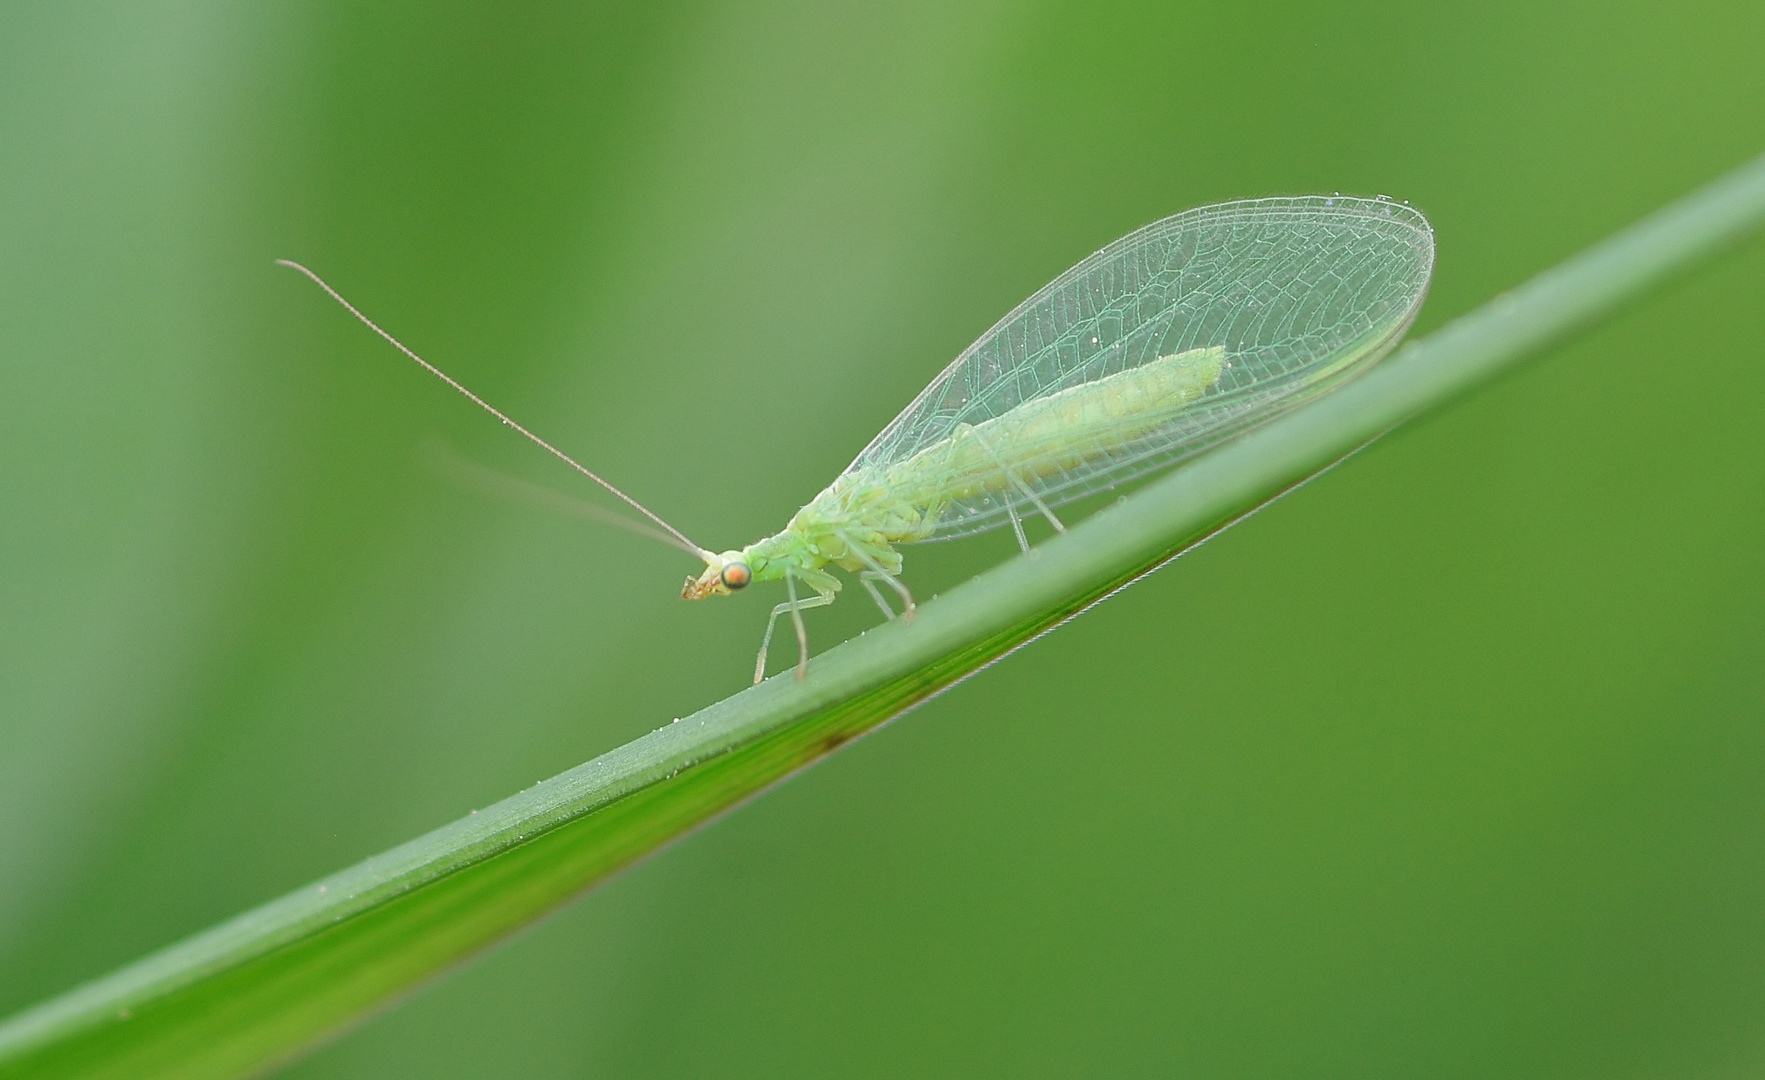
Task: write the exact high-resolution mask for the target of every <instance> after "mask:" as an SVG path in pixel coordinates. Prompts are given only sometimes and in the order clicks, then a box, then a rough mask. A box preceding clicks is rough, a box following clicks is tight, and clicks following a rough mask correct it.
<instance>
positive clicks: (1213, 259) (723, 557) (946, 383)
mask: <svg viewBox="0 0 1765 1080" xmlns="http://www.w3.org/2000/svg"><path fill="white" fill-rule="evenodd" d="M277 261H278V262H279V263H281V264H282V265H286V266H289V267H292V268H294V269H296V270H299V271H300V272H301V273H303V274H305V275H306V276H307V277H309V278H311V279H312V280H313V281H314V282H316V283H317V284H318V285H319V287H320V288H322V289H324V290H325V291H326V292H327V293H329V294H330V295H331V297H332V298H333V299H335V300H336V301H337V302H338V303H340V304H342V305H343V306H344V307H345V308H347V309H348V310H349V311H350V313H351V314H353V315H355V317H356V318H358V319H360V320H361V321H362V322H364V323H366V324H367V325H368V326H369V327H371V328H372V329H373V330H374V331H375V332H376V333H378V334H379V335H380V336H381V337H383V338H385V339H386V340H387V341H389V342H391V343H392V344H393V345H394V346H396V347H397V348H398V349H399V350H400V351H401V352H403V353H404V354H405V355H406V356H408V357H410V358H411V359H412V360H415V361H416V362H417V363H419V364H421V365H422V366H423V367H424V368H426V369H427V370H428V371H430V372H431V373H432V374H434V375H436V376H438V377H439V378H441V379H442V380H444V381H445V382H447V383H448V384H449V385H450V386H452V387H453V388H454V389H456V390H458V391H459V392H460V393H462V394H464V395H466V396H467V397H468V398H470V399H471V400H472V401H473V402H475V403H476V404H478V405H479V406H481V407H482V408H484V409H485V410H487V411H488V412H490V413H491V414H492V415H494V416H495V417H496V418H497V419H499V420H501V421H502V422H503V423H505V424H507V425H508V426H510V427H512V428H514V429H515V430H516V431H518V432H520V433H521V434H522V435H524V436H526V437H527V438H528V439H530V440H532V441H533V442H534V443H537V444H538V445H539V446H540V447H542V448H543V449H545V450H546V451H548V452H550V453H551V454H553V455H555V456H556V457H558V458H560V459H561V460H563V461H564V462H566V463H567V464H569V465H570V466H571V467H572V468H574V469H576V470H577V471H578V472H580V473H582V474H583V475H585V476H587V477H589V478H590V479H591V480H593V481H595V482H596V483H597V484H600V485H601V486H602V487H604V488H606V489H607V490H608V491H610V492H612V493H613V494H614V495H616V496H618V497H619V498H620V499H622V500H624V502H625V503H627V504H628V505H630V506H631V507H633V508H634V509H636V510H637V511H638V512H639V513H641V514H642V515H643V516H644V517H645V518H647V519H648V520H649V521H650V522H651V523H653V525H654V526H656V528H654V529H652V528H650V527H649V526H646V525H643V524H642V523H640V522H636V521H633V520H631V519H629V518H624V517H617V518H616V520H617V521H618V522H619V523H622V524H625V525H628V526H630V527H633V528H636V529H637V530H638V531H640V532H644V533H646V534H647V535H650V536H653V537H655V538H656V539H659V540H661V541H663V542H665V543H668V544H671V545H673V546H675V547H678V548H680V549H681V550H683V551H685V552H687V553H689V554H691V555H692V556H694V557H695V558H698V559H699V560H701V561H703V562H704V564H705V569H704V571H703V572H702V573H700V574H699V575H698V576H697V577H688V578H687V579H686V584H685V585H684V587H683V588H682V590H681V596H682V597H684V598H686V599H689V600H698V599H703V598H705V597H708V596H726V595H728V594H730V593H732V592H739V591H741V590H743V589H745V588H747V587H748V586H749V585H751V584H753V583H754V582H757V581H768V580H774V579H782V580H783V581H784V584H785V589H786V593H787V596H788V599H787V600H786V601H785V602H784V603H781V604H778V605H776V606H774V607H773V609H772V614H771V617H770V618H769V619H768V620H767V622H766V633H765V635H764V637H763V638H762V639H761V644H760V653H759V656H758V657H757V658H756V660H755V664H754V681H755V682H759V681H760V680H761V679H762V678H763V677H764V676H765V673H766V654H767V650H768V648H769V646H770V645H771V642H772V633H773V629H774V627H775V626H776V625H777V622H778V618H779V616H781V615H786V614H788V615H789V616H790V618H791V621H792V625H793V627H794V629H795V631H796V638H797V655H798V659H797V673H798V675H802V674H803V673H804V672H805V671H806V670H807V667H808V657H809V645H808V635H807V631H806V630H805V628H804V624H803V617H802V612H803V611H804V610H806V609H808V608H814V607H822V606H825V605H827V604H831V603H833V601H834V599H835V597H837V596H838V594H839V592H840V588H841V581H840V579H839V578H838V577H836V576H835V575H834V574H832V573H831V572H830V571H829V567H838V568H840V569H842V570H845V571H847V572H848V573H851V574H854V575H856V577H857V579H858V581H859V582H860V583H861V584H862V585H863V586H864V588H865V590H866V591H867V592H868V593H869V594H870V596H871V598H872V599H873V600H874V601H875V602H876V604H877V606H878V607H879V608H880V609H881V610H882V612H883V615H884V616H885V617H886V618H889V619H894V618H896V617H897V614H899V615H900V616H902V617H905V618H908V619H911V618H912V616H913V611H914V602H913V594H912V593H911V592H910V591H909V590H908V588H907V586H906V585H905V584H904V583H903V582H902V581H901V562H902V560H901V553H900V552H899V551H897V550H896V547H897V545H901V544H909V543H915V542H920V541H927V540H940V539H946V538H950V537H957V536H965V535H969V534H972V533H977V532H983V531H985V530H988V529H993V528H997V527H1000V526H1004V525H1007V524H1009V525H1010V526H1011V528H1012V531H1013V532H1014V534H1015V535H1016V537H1017V542H1018V544H1019V545H1020V546H1021V547H1022V548H1023V549H1024V550H1026V551H1027V550H1028V549H1029V541H1028V539H1027V537H1026V535H1025V532H1024V528H1023V522H1024V520H1025V519H1026V518H1029V517H1031V516H1039V517H1041V518H1043V519H1044V520H1046V521H1047V522H1048V524H1049V525H1050V526H1052V527H1053V528H1054V529H1055V530H1056V531H1057V532H1064V531H1065V526H1064V524H1063V523H1062V522H1061V520H1060V518H1059V517H1057V516H1056V515H1055V513H1054V508H1055V507H1057V506H1060V505H1061V504H1063V503H1066V502H1070V501H1071V500H1073V499H1076V498H1079V497H1081V496H1083V495H1087V494H1090V493H1093V492H1096V491H1099V490H1102V489H1105V488H1110V487H1113V486H1115V485H1117V484H1120V483H1123V482H1125V481H1128V480H1131V479H1133V478H1135V477H1138V476H1142V475H1144V474H1146V473H1148V472H1151V471H1153V470H1155V469H1160V468H1164V467H1167V466H1169V465H1172V464H1174V463H1176V462H1180V461H1182V460H1184V459H1186V458H1190V457H1193V456H1194V455H1196V454H1199V453H1202V452H1203V451H1205V450H1207V449H1209V448H1211V447H1214V446H1217V445H1218V444H1219V443H1221V442H1223V441H1225V440H1227V439H1230V438H1232V437H1233V436H1234V435H1237V434H1239V433H1241V432H1243V431H1245V430H1247V429H1249V428H1251V427H1254V426H1256V425H1258V424H1262V423H1264V422H1266V421H1268V420H1269V419H1271V418H1273V417H1275V416H1278V415H1280V414H1281V413H1283V412H1285V411H1287V410H1289V409H1291V408H1293V407H1295V406H1297V405H1299V404H1302V403H1303V402H1305V401H1308V400H1310V399H1312V398H1314V397H1316V396H1317V395H1319V394H1322V393H1324V392H1326V391H1328V390H1330V389H1331V388H1333V387H1335V386H1337V385H1339V384H1340V383H1341V382H1342V381H1343V380H1344V379H1346V378H1348V377H1350V376H1352V375H1354V374H1355V373H1357V372H1360V371H1362V370H1365V369H1366V367H1367V366H1368V365H1370V364H1372V363H1373V362H1374V361H1376V360H1378V359H1379V358H1380V357H1381V356H1384V355H1385V354H1386V353H1387V352H1389V351H1390V350H1391V349H1392V347H1393V346H1395V345H1396V344H1397V342H1398V339H1399V338H1401V337H1402V336H1403V333H1404V331H1405V330H1406V329H1407V328H1408V327H1409V324H1410V321H1411V320H1412V319H1414V318H1415V315H1416V312H1417V310H1418V309H1419V308H1420V307H1421V304H1422V299H1423V297H1424V295H1425V294H1426V293H1427V289H1428V280H1429V276H1430V274H1431V273H1432V271H1433V266H1434V235H1433V231H1432V230H1431V229H1430V228H1429V226H1428V221H1427V219H1426V218H1424V217H1423V216H1422V214H1421V213H1420V212H1419V211H1417V210H1415V209H1413V208H1411V207H1410V206H1409V205H1407V204H1405V203H1397V202H1393V201H1391V200H1389V199H1385V198H1377V199H1363V198H1354V197H1348V196H1341V195H1336V196H1322V195H1315V196H1301V197H1297V198H1269V199H1246V200H1240V201H1236V202H1227V203H1219V204H1216V205H1213V206H1203V207H1199V208H1197V209H1194V210H1188V211H1185V212H1183V213H1180V214H1176V215H1173V216H1171V217H1168V218H1165V219H1163V220H1162V221H1157V222H1154V223H1153V224H1151V225H1148V226H1146V227H1145V228H1142V229H1139V230H1137V231H1135V232H1132V233H1129V234H1128V235H1127V236H1124V237H1122V238H1121V239H1120V240H1117V241H1116V242H1115V243H1113V244H1110V245H1109V246H1108V247H1105V248H1103V249H1102V250H1101V251H1098V252H1096V253H1095V254H1093V255H1091V256H1090V257H1089V258H1087V259H1085V260H1084V261H1082V262H1080V263H1079V264H1078V265H1077V266H1074V267H1073V268H1072V269H1070V270H1068V271H1067V272H1065V273H1064V274H1061V275H1060V276H1059V277H1057V278H1055V279H1054V280H1053V281H1051V282H1049V283H1048V284H1047V285H1046V286H1044V287H1043V288H1042V289H1041V290H1040V291H1039V292H1037V293H1036V294H1035V295H1034V296H1031V297H1030V298H1029V299H1028V300H1025V301H1024V302H1023V303H1022V304H1019V305H1018V306H1017V308H1016V309H1014V310H1013V311H1012V312H1011V313H1010V314H1008V315H1006V316H1005V317H1004V318H1002V319H1000V320H999V321H998V322H997V323H996V324H994V326H993V328H992V329H990V330H988V331H987V332H986V333H985V334H982V335H981V336H980V338H979V339H978V340H977V341H976V342H975V343H974V344H973V345H970V346H969V347H968V348H967V349H965V350H963V352H962V354H961V355H960V356H958V357H957V358H956V359H955V360H954V361H952V362H951V363H950V365H949V366H948V367H946V368H945V369H944V370H943V371H942V372H941V373H939V375H938V376H937V378H935V379H933V380H932V381H931V383H930V384H929V385H928V386H927V387H926V388H925V389H924V390H923V391H922V392H921V393H920V395H919V396H918V397H916V398H914V399H913V401H912V403H911V404H909V405H908V406H907V407H906V408H905V409H903V410H902V411H901V413H900V415H898V416H896V417H895V419H894V420H892V421H891V422H890V423H889V424H888V426H887V427H885V428H883V430H882V432H881V433H880V434H878V435H877V436H876V438H874V439H872V440H871V442H870V445H868V446H866V447H865V448H864V449H863V451H861V452H860V453H859V454H858V456H857V458H856V459H854V460H853V462H852V464H851V465H849V466H847V468H846V470H845V471H844V472H842V473H840V475H839V476H837V477H835V478H834V481H833V483H831V484H829V485H828V486H827V487H826V488H825V489H824V490H823V491H822V492H821V493H820V494H819V495H817V496H815V498H814V499H812V500H811V501H810V502H809V503H808V504H807V505H805V506H804V507H803V508H802V509H801V510H799V511H797V513H796V515H795V516H793V517H792V518H791V519H790V521H789V522H787V523H786V525H785V527H784V528H783V529H781V530H780V531H778V532H777V533H774V534H773V535H771V536H768V537H765V538H763V539H760V540H757V541H755V542H754V543H752V544H749V545H748V546H747V547H744V548H740V549H732V550H729V551H724V552H720V553H719V552H713V551H710V550H708V549H706V548H703V547H700V546H699V545H698V544H695V543H693V542H692V541H691V540H689V539H688V538H687V537H686V536H685V535H684V534H683V533H681V532H680V531H679V530H678V529H676V528H674V527H673V526H672V525H670V524H668V523H667V522H666V521H663V520H662V519H661V518H660V517H657V516H656V515H655V514H653V513H651V512H650V511H649V510H648V509H647V508H646V507H644V506H643V505H642V504H641V503H639V502H638V501H637V500H635V499H633V498H631V497H630V496H629V495H627V494H625V493H624V492H623V491H620V490H619V489H618V488H616V487H614V486H613V485H612V484H610V483H608V482H607V481H606V480H604V479H602V478H601V477H600V476H599V475H597V474H595V473H593V472H591V471H590V470H588V469H587V468H584V467H583V466H582V465H580V464H578V463H577V462H576V461H575V460H574V459H572V458H570V457H569V456H568V455H566V454H564V453H563V452H562V451H560V450H558V449H557V448H556V447H554V446H552V445H551V444H550V443H548V442H546V441H545V440H543V439H541V438H540V437H539V436H537V435H535V434H533V433H532V432H531V431H528V430H527V429H526V428H524V427H522V426H521V425H520V424H517V423H516V422H515V421H513V420H511V419H510V418H509V417H508V416H506V415H504V414H503V413H502V412H500V411H498V410H497V409H495V408H494V407H492V406H491V405H490V404H488V403H487V402H485V401H484V400H483V399H482V398H479V397H478V396H477V395H476V394H473V393H472V392H471V391H469V390H467V389H466V388H465V387H464V386H462V385H460V384H459V383H458V382H455V381H454V380H453V379H452V378H451V377H449V376H448V375H446V374H445V373H443V372H442V371H441V370H440V369H439V368H436V367H435V366H434V365H432V364H430V363H429V362H428V361H426V360H424V359H423V358H422V357H420V356H418V355H417V354H416V353H414V352H412V351H411V350H409V349H407V348H405V347H404V346H403V345H402V344H400V343H399V342H398V340H397V339H396V338H394V337H392V335H390V334H388V333H387V332H386V331H384V330H381V329H380V327H379V326H377V325H376V324H375V323H373V322H372V321H371V320H369V319H368V318H367V316H365V315H363V314H362V313H361V312H360V311H358V310H356V308H355V307H354V306H353V305H351V304H350V303H349V302H348V301H347V300H345V299H343V297H342V296H340V295H339V294H338V293H337V292H336V291H335V290H333V289H332V288H331V287H330V286H329V285H327V284H325V282H324V281H322V280H320V278H319V277H318V275H317V274H314V273H313V272H312V271H311V270H308V269H307V268H306V267H304V266H301V265H299V264H298V263H293V262H289V261H287V260H277ZM658 530H659V531H658ZM799 583H800V584H801V585H803V586H805V587H806V588H807V591H808V593H809V595H808V596H802V595H800V593H799V591H798V585H799ZM879 585H881V586H882V587H883V588H886V589H888V590H889V591H891V592H893V593H894V594H895V596H896V600H897V603H899V605H900V611H899V613H897V612H896V610H895V607H894V606H893V605H891V604H890V603H889V601H888V599H887V598H886V597H885V596H884V594H883V591H882V589H881V588H879V587H878V586H879Z"/></svg>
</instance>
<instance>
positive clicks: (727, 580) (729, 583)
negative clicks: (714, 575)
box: [718, 562, 754, 589]
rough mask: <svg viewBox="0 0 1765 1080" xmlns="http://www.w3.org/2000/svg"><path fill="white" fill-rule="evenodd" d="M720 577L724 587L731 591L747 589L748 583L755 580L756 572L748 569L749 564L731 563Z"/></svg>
mask: <svg viewBox="0 0 1765 1080" xmlns="http://www.w3.org/2000/svg"><path fill="white" fill-rule="evenodd" d="M718 576H719V577H721V578H722V579H723V584H724V587H725V588H730V589H745V588H747V585H748V582H750V581H752V580H754V572H753V571H752V570H749V569H748V564H747V563H742V562H732V563H729V564H728V565H726V566H725V567H724V568H723V573H722V574H720V575H718Z"/></svg>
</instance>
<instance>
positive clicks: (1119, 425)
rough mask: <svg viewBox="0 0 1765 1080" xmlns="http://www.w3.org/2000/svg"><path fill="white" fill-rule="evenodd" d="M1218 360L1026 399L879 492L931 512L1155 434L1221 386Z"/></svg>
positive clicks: (898, 469)
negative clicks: (888, 493) (1200, 398)
mask: <svg viewBox="0 0 1765 1080" xmlns="http://www.w3.org/2000/svg"><path fill="white" fill-rule="evenodd" d="M1224 360H1225V350H1224V349H1223V348H1222V347H1220V346H1217V345H1216V346H1214V347H1213V348H1210V349H1192V350H1190V351H1188V352H1182V353H1176V354H1174V355H1171V356H1161V357H1159V358H1158V359H1157V360H1154V361H1152V362H1151V363H1149V364H1142V365H1141V366H1139V367H1136V368H1130V369H1128V370H1127V371H1122V372H1117V373H1116V374H1114V375H1110V376H1106V377H1104V378H1102V379H1098V380H1096V381H1094V382H1089V383H1085V384H1083V385H1081V386H1075V387H1071V388H1070V389H1067V390H1062V391H1060V392H1058V393H1054V394H1050V395H1048V396H1047V397H1042V398H1036V399H1035V400H1032V401H1026V402H1024V403H1023V404H1022V405H1019V406H1017V407H1016V408H1014V409H1011V410H1010V411H1008V412H1005V413H1002V414H1000V415H999V416H996V417H994V418H993V419H991V420H987V421H985V422H983V423H980V424H975V425H972V426H969V425H964V426H962V427H960V428H958V429H957V430H956V431H955V432H954V433H953V434H952V435H951V436H950V437H949V438H947V439H944V440H943V441H941V442H938V443H935V444H933V445H932V446H928V447H926V448H925V449H924V450H921V451H920V452H919V453H917V454H915V455H913V456H912V457H911V458H908V459H907V460H906V461H903V462H901V463H900V464H898V465H894V466H891V467H890V468H889V469H888V470H887V471H886V473H885V474H884V486H886V487H887V488H888V490H889V491H890V493H891V494H892V495H894V496H895V497H896V498H898V499H901V500H903V501H906V502H909V503H912V504H914V505H916V506H919V507H923V508H925V509H927V510H930V509H933V508H936V507H939V506H942V505H945V504H948V503H949V502H951V501H953V500H956V499H964V498H970V497H973V496H975V495H980V494H983V493H986V492H1002V491H1006V490H1007V489H1013V488H1018V489H1021V488H1023V487H1027V486H1031V485H1032V484H1033V482H1034V481H1036V480H1040V479H1042V478H1044V477H1047V476H1051V475H1053V474H1054V473H1058V472H1062V471H1066V470H1072V469H1076V468H1079V467H1081V466H1083V465H1085V464H1086V463H1087V462H1090V461H1093V460H1096V459H1101V458H1104V457H1106V456H1108V455H1111V454H1113V453H1116V452H1118V451H1120V450H1121V449H1122V448H1124V447H1126V446H1128V445H1129V444H1130V443H1132V442H1133V441H1134V440H1136V439H1139V438H1141V437H1143V436H1145V435H1147V434H1148V433H1150V432H1152V431H1154V430H1156V429H1157V428H1158V427H1160V426H1161V425H1163V424H1165V423H1166V422H1168V421H1169V420H1170V419H1171V417H1172V416H1173V415H1174V414H1175V413H1176V412H1177V411H1178V410H1180V409H1181V408H1182V406H1184V405H1186V404H1187V403H1189V402H1191V401H1194V400H1195V399H1196V398H1198V397H1200V396H1201V395H1202V393H1203V392H1204V391H1206V390H1207V388H1208V387H1210V386H1212V385H1213V384H1214V382H1215V381H1217V380H1218V379H1219V377H1220V370H1221V367H1222V365H1223V363H1224Z"/></svg>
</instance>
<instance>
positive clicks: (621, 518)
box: [423, 439, 697, 555]
mask: <svg viewBox="0 0 1765 1080" xmlns="http://www.w3.org/2000/svg"><path fill="white" fill-rule="evenodd" d="M423 462H424V464H426V465H428V466H429V467H430V468H432V469H434V470H435V471H436V472H438V473H440V474H441V475H443V476H445V477H447V478H448V479H449V480H453V481H455V482H457V483H459V484H462V485H464V486H466V487H469V488H472V489H473V490H475V491H478V492H480V493H481V494H484V495H490V496H494V497H495V498H498V499H503V500H506V501H508V502H520V503H528V504H530V505H533V506H543V507H545V508H546V509H548V510H556V511H559V512H560V513H565V514H570V515H571V516H573V517H579V518H587V519H588V520H590V521H598V522H600V523H601V524H603V525H612V526H614V527H616V528H620V529H624V530H626V531H627V532H634V533H636V534H637V535H639V536H643V537H648V538H649V539H651V540H654V541H656V542H657V543H659V544H667V545H668V546H669V547H671V548H677V549H679V550H681V551H684V552H686V553H687V554H688V555H695V554H697V550H696V549H694V548H690V547H687V546H686V545H685V544H683V543H681V542H680V541H679V540H676V539H675V538H674V537H673V536H672V535H670V534H668V533H665V532H663V531H662V530H661V529H658V528H655V527H653V526H651V525H649V524H648V523H646V522H642V521H639V520H637V519H636V518H631V517H626V516H625V515H624V514H621V513H620V512H619V511H617V510H609V509H607V508H606V507H604V506H599V505H596V504H595V503H591V502H589V501H588V500H587V499H579V498H577V497H576V496H574V495H566V494H564V493H563V492H561V491H553V490H552V489H551V488H548V487H541V486H540V485H538V484H530V483H528V482H527V481H525V480H522V479H521V478H520V477H517V476H510V475H508V474H507V473H501V472H498V471H496V470H495V469H492V468H488V467H486V466H484V465H480V464H479V463H478V462H476V461H473V460H472V459H471V458H468V457H466V456H465V455H464V454H461V453H460V452H459V451H457V450H455V449H453V448H452V447H450V446H448V445H447V444H446V443H443V442H442V441H441V440H440V439H435V440H432V441H430V442H428V443H427V444H425V445H424V447H423Z"/></svg>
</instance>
